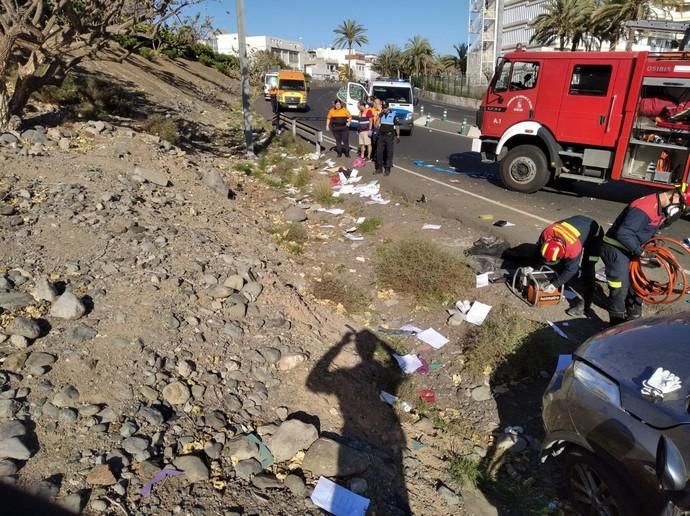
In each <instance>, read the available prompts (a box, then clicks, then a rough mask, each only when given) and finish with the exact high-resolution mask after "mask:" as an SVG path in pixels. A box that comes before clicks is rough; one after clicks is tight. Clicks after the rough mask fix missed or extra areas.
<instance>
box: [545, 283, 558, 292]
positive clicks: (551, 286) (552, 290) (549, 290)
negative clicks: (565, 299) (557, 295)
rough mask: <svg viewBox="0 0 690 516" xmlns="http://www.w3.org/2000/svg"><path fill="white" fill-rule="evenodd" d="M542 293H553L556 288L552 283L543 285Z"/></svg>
mask: <svg viewBox="0 0 690 516" xmlns="http://www.w3.org/2000/svg"><path fill="white" fill-rule="evenodd" d="M543 290H544V293H545V294H553V293H554V292H557V291H558V289H557V288H556V287H555V286H554V285H553V283H549V284H548V285H546V286H545V287H544V289H543Z"/></svg>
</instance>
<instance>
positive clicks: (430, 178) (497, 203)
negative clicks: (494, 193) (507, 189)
mask: <svg viewBox="0 0 690 516" xmlns="http://www.w3.org/2000/svg"><path fill="white" fill-rule="evenodd" d="M436 130H437V131H438V129H436ZM451 134H454V133H451ZM458 136H459V135H458ZM323 139H324V140H330V141H331V142H332V143H335V140H334V139H333V138H331V137H329V136H326V135H324V137H323ZM350 148H351V149H352V150H354V151H357V149H358V147H355V146H353V145H351V146H350ZM393 166H394V167H395V168H399V169H400V170H402V171H403V172H407V173H408V174H412V175H413V176H417V177H419V178H421V179H424V180H426V181H429V182H431V183H436V184H437V185H441V186H444V187H446V188H449V189H451V190H455V191H456V192H460V193H461V194H465V195H469V196H470V197H474V198H475V199H479V200H480V201H484V202H487V203H489V204H493V205H494V206H498V207H499V208H503V209H506V210H510V211H512V212H514V213H518V214H520V215H524V216H525V217H529V218H531V219H534V220H538V221H539V222H543V223H544V224H551V223H552V222H553V220H549V219H545V218H543V217H540V216H538V215H534V214H533V213H529V212H526V211H524V210H521V209H518V208H514V207H513V206H510V205H508V204H505V203H502V202H499V201H494V200H493V199H489V198H488V197H484V196H483V195H479V194H476V193H473V192H469V191H467V190H465V189H463V188H458V187H457V186H453V185H449V184H448V183H444V182H443V181H439V180H438V179H434V178H432V177H427V176H425V175H424V174H420V173H419V172H415V171H414V170H410V169H408V168H405V167H401V166H400V165H396V164H393Z"/></svg>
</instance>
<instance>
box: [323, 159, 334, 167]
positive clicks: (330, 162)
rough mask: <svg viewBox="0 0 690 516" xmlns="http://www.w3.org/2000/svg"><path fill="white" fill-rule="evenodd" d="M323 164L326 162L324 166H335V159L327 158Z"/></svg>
mask: <svg viewBox="0 0 690 516" xmlns="http://www.w3.org/2000/svg"><path fill="white" fill-rule="evenodd" d="M325 164H326V166H327V167H329V168H333V167H335V161H333V160H332V159H327V160H326V161H325Z"/></svg>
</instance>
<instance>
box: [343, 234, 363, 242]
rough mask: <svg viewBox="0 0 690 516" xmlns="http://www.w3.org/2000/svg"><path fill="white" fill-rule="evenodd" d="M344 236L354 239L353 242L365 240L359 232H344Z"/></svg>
mask: <svg viewBox="0 0 690 516" xmlns="http://www.w3.org/2000/svg"><path fill="white" fill-rule="evenodd" d="M343 236H344V237H345V238H347V239H348V240H352V241H353V242H359V241H360V240H364V237H363V236H362V235H358V234H357V233H343Z"/></svg>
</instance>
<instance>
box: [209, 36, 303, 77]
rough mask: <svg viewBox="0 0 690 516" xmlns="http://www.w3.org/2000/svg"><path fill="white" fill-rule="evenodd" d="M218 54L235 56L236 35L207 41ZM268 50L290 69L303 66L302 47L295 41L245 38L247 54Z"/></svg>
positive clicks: (259, 37)
mask: <svg viewBox="0 0 690 516" xmlns="http://www.w3.org/2000/svg"><path fill="white" fill-rule="evenodd" d="M209 43H210V45H211V47H212V48H213V50H215V51H216V52H218V53H219V54H230V55H237V53H238V52H239V42H238V38H237V34H219V35H217V36H213V37H211V38H210V41H209ZM260 50H268V51H271V52H273V53H274V54H276V55H277V56H278V57H280V58H281V59H282V60H283V61H284V62H285V64H287V65H288V66H289V67H290V68H294V69H297V70H301V69H302V67H303V65H304V45H303V44H302V43H299V42H297V41H289V40H286V39H280V38H274V37H272V36H247V54H248V55H251V53H252V52H258V51H260Z"/></svg>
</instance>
